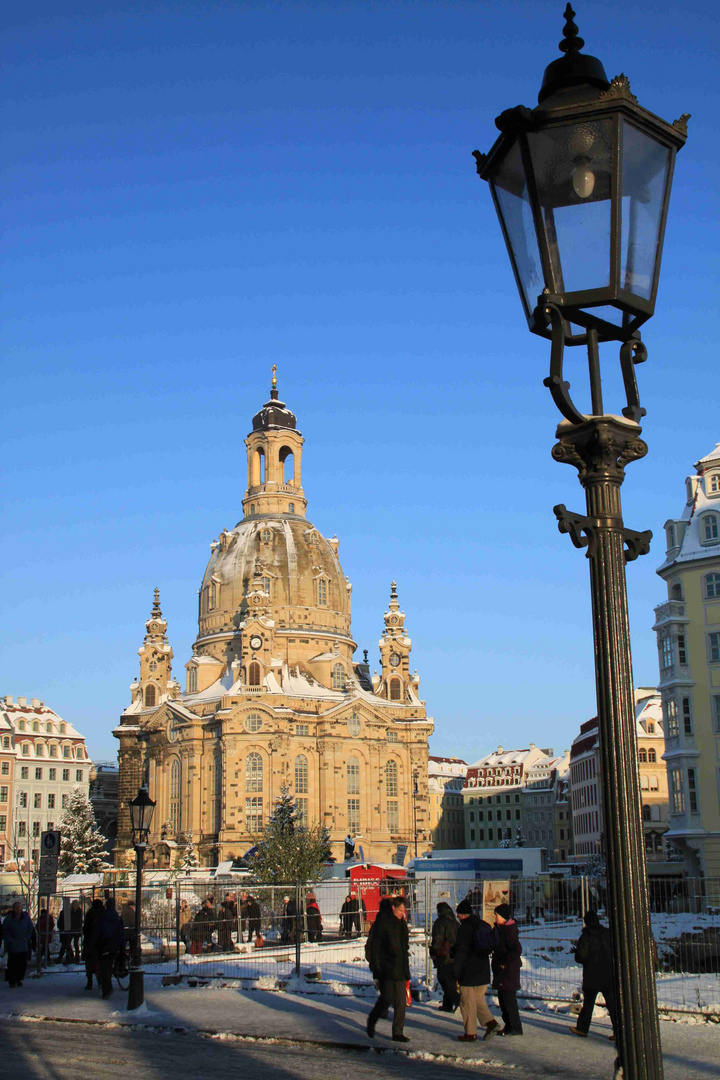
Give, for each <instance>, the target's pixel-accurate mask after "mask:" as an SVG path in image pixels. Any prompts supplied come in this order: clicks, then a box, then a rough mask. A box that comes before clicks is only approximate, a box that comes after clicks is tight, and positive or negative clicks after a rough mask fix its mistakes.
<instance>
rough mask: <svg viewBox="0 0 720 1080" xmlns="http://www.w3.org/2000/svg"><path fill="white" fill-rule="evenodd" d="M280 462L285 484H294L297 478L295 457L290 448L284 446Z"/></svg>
mask: <svg viewBox="0 0 720 1080" xmlns="http://www.w3.org/2000/svg"><path fill="white" fill-rule="evenodd" d="M278 460H279V462H280V465H281V466H282V482H283V484H292V482H293V479H294V477H295V455H294V454H293V452H292V450H291V449H290V447H289V446H283V447H282V448H281V450H280V453H279V454H278Z"/></svg>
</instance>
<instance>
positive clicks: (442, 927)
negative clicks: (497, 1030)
mask: <svg viewBox="0 0 720 1080" xmlns="http://www.w3.org/2000/svg"><path fill="white" fill-rule="evenodd" d="M437 913H438V914H437V919H436V920H435V922H434V923H433V928H432V939H431V942H430V957H431V959H432V962H433V964H434V965H435V971H436V973H437V981H438V983H439V984H440V986H441V987H442V992H443V999H442V1005H441V1006H440V1009H441V1011H442V1012H456V1011H457V1008H458V1006H459V1004H460V991H459V990H458V984H457V979H456V978H455V976H454V975H453V969H452V957H451V956H450V950H451V949H452V947H453V945H454V944H455V938H456V937H457V932H458V930H459V926H458V921H457V919H456V918H455V916H454V914H453V909H452V908H451V907H450V905H449V904H446V903H445V901H444V900H441V901H440V903H439V904H438V906H437Z"/></svg>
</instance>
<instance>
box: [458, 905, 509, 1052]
mask: <svg viewBox="0 0 720 1080" xmlns="http://www.w3.org/2000/svg"><path fill="white" fill-rule="evenodd" d="M457 916H458V919H459V920H460V929H459V930H458V932H457V938H456V939H455V944H454V945H453V947H452V951H451V955H452V972H453V975H454V976H455V978H456V979H457V981H458V983H459V984H460V1012H461V1013H462V1018H463V1027H464V1029H465V1031H464V1034H462V1035H458V1042H475V1040H476V1039H477V1022H478V1020H479V1021H480V1023H481V1024H483V1025H484V1026H485V1034H484V1035H483V1041H484V1042H486V1041H487V1040H488V1039H492V1037H493V1035H494V1034H495V1031H496V1029H497V1027H498V1022H497V1020H495V1019H494V1017H493V1015H492V1013H491V1012H490V1010H489V1009H488V1007H487V1002H486V1000H485V993H486V991H487V988H488V986H489V984H490V953H491V952H492V950H493V949H494V948H495V945H496V942H497V935H496V934H495V931H494V930H493V928H492V926H490V925H489V923H486V922H483V920H482V919H481V918H480V916H479V915H475V914H474V913H473V906H472V903H471V902H470V900H468V898H467V897H466V898H465V899H464V900H461V901H460V903H459V904H458V906H457Z"/></svg>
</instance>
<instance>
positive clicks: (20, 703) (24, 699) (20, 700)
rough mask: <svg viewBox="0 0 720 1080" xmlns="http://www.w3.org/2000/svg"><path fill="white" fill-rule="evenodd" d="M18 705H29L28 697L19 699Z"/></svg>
mask: <svg viewBox="0 0 720 1080" xmlns="http://www.w3.org/2000/svg"><path fill="white" fill-rule="evenodd" d="M18 705H27V698H26V697H19V698H18Z"/></svg>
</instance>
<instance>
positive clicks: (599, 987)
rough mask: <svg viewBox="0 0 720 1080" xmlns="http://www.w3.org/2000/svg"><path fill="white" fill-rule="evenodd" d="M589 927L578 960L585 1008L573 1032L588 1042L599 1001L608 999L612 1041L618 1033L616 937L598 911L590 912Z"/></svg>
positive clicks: (606, 1001)
mask: <svg viewBox="0 0 720 1080" xmlns="http://www.w3.org/2000/svg"><path fill="white" fill-rule="evenodd" d="M584 923H585V926H584V928H583V932H582V934H581V935H580V940H579V941H578V943H577V946H576V948H575V960H576V962H577V963H578V964H582V966H583V981H582V988H583V1004H582V1009H581V1010H580V1015H579V1016H578V1021H577V1027H572V1028H570V1031H571V1032H572V1034H573V1035H580V1036H582V1037H583V1038H587V1033H588V1031H589V1030H590V1021H591V1020H592V1014H593V1009H594V1008H595V998H596V997H597V996H598V994H602V996H603V997H604V998H605V1004H606V1006H607V1011H608V1012H609V1013H610V1023H611V1024H612V1027H613V1034H612V1035H611V1038H612V1039H614V1038H615V1032H616V1031H617V1026H616V1017H617V1011H616V1009H615V988H614V986H613V962H612V936H611V934H610V931H609V930H608V928H607V926H603V925H602V923H601V922H600V920H599V919H598V916H597V912H596V911H586V912H585V919H584Z"/></svg>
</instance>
